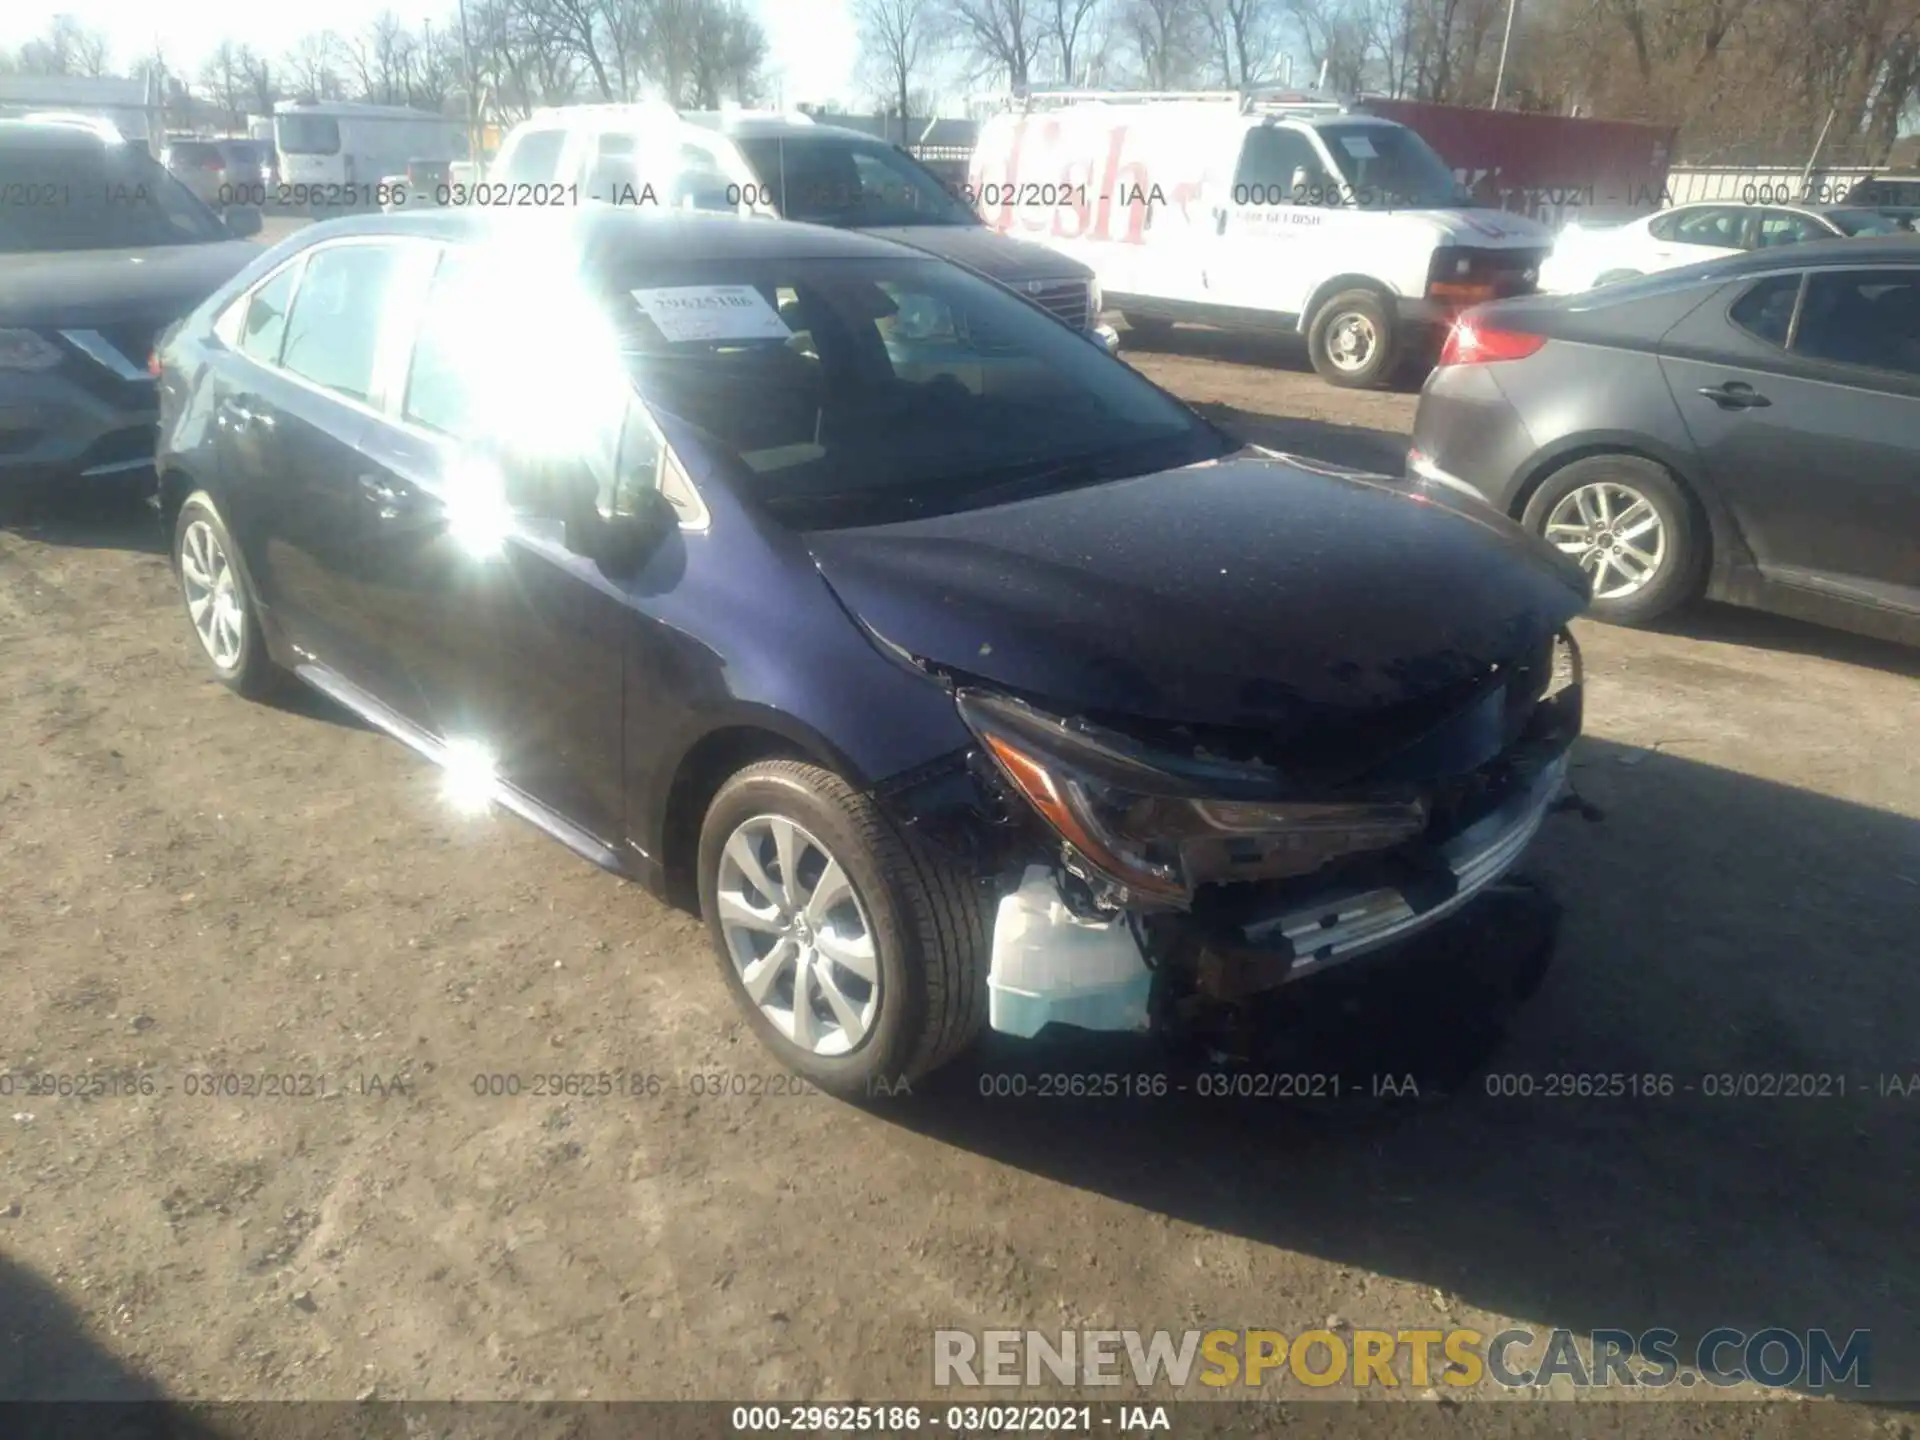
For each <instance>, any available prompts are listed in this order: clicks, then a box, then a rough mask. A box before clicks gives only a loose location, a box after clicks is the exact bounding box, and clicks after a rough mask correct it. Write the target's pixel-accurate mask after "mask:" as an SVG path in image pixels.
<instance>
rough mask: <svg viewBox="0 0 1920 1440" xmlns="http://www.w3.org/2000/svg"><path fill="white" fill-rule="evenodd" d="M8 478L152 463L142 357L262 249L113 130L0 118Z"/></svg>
mask: <svg viewBox="0 0 1920 1440" xmlns="http://www.w3.org/2000/svg"><path fill="white" fill-rule="evenodd" d="M0 191H4V192H5V193H4V194H0V487H4V486H5V485H7V484H8V483H10V482H19V481H23V480H39V479H52V478H56V477H63V476H70V475H78V476H80V477H82V478H87V477H95V476H103V475H110V474H114V473H117V472H121V471H138V470H142V469H145V468H146V467H147V466H149V465H151V464H152V463H153V426H154V419H155V402H154V391H153V378H152V376H151V375H149V374H148V372H147V357H148V354H149V353H150V351H151V350H152V348H153V342H154V340H155V338H156V337H157V336H158V335H159V333H160V332H161V330H162V329H164V328H165V327H166V326H167V325H169V324H171V323H172V322H173V321H175V320H178V319H179V318H180V317H181V316H182V315H185V314H186V313H187V311H189V310H191V309H192V308H193V307H194V306H195V305H196V304H198V303H199V302H200V301H202V300H204V299H205V298H206V297H207V296H208V295H209V294H211V293H212V292H213V291H214V290H215V289H216V288H217V287H218V286H219V285H220V284H221V283H222V282H223V281H225V280H227V279H229V278H231V277H232V276H233V274H234V272H236V271H237V270H239V269H240V268H241V267H242V266H243V265H245V264H246V263H247V262H248V261H249V260H251V259H253V258H254V257H255V256H257V255H258V254H259V253H260V249H259V247H258V246H257V245H250V244H244V243H242V241H241V239H240V238H239V237H241V236H245V235H249V234H252V233H254V232H256V231H258V229H259V228H260V213H259V211H257V210H235V211H232V212H230V213H229V215H228V218H227V219H226V220H225V221H224V222H223V221H222V220H220V219H219V218H218V217H216V216H215V215H214V214H213V212H212V211H211V210H209V209H208V208H207V207H206V206H205V205H203V204H202V203H201V202H200V201H198V200H197V199H195V198H194V197H193V196H192V195H190V194H189V193H187V191H186V190H185V189H184V188H183V187H182V186H181V185H180V184H179V183H178V182H177V181H175V180H174V179H173V178H172V177H171V176H169V175H168V174H167V172H166V171H165V170H164V169H163V168H161V166H160V165H159V163H158V162H156V161H155V160H154V159H153V158H152V157H151V156H150V155H148V154H147V152H146V151H145V150H143V149H141V148H140V147H139V146H137V145H130V144H128V143H126V142H125V141H123V140H122V139H121V138H120V137H119V135H118V134H117V133H115V132H114V131H113V130H112V129H111V128H110V127H107V126H105V125H103V124H97V123H94V122H90V121H86V120H81V119H77V118H76V119H74V120H38V119H36V120H11V119H0Z"/></svg>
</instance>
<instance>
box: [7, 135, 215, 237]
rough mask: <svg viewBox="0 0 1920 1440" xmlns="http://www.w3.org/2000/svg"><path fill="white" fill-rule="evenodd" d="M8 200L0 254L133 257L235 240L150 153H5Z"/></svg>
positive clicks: (81, 147)
mask: <svg viewBox="0 0 1920 1440" xmlns="http://www.w3.org/2000/svg"><path fill="white" fill-rule="evenodd" d="M0 174H3V175H5V176H6V180H7V185H8V193H9V195H19V196H21V197H22V199H23V201H24V203H21V204H8V205H3V206H0V254H24V253H27V252H31V251H43V250H127V249H139V248H143V247H146V246H152V245H195V244H205V243H208V242H212V241H218V240H230V239H232V238H233V237H232V236H231V235H230V234H229V233H228V232H227V230H226V229H225V228H224V227H223V226H222V225H221V224H220V222H219V221H218V220H217V219H215V218H214V215H213V212H212V211H210V210H208V209H207V207H206V206H204V205H202V204H201V203H200V202H199V201H198V200H196V199H194V197H193V196H192V195H191V194H189V193H188V192H187V190H186V187H185V186H183V185H181V184H180V182H179V181H177V180H175V179H174V178H173V177H172V176H171V175H169V174H168V173H167V172H166V171H165V170H164V169H163V168H161V166H160V164H159V162H158V161H156V160H155V159H154V158H153V157H152V156H151V155H149V154H147V152H146V151H144V150H142V149H139V148H137V147H136V146H132V145H104V144H99V143H76V142H75V141H73V140H72V139H71V138H70V137H67V136H61V137H59V139H58V140H57V141H54V142H52V143H47V144H44V145H39V144H31V145H23V144H19V143H17V142H16V143H13V144H9V145H8V146H7V147H6V148H5V149H4V150H0Z"/></svg>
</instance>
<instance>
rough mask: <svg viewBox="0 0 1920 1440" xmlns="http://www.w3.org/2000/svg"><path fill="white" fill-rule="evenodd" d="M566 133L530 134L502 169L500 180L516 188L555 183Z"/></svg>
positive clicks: (542, 132)
mask: <svg viewBox="0 0 1920 1440" xmlns="http://www.w3.org/2000/svg"><path fill="white" fill-rule="evenodd" d="M566 139H567V132H566V131H564V130H528V131H525V132H524V133H522V134H521V136H520V137H519V139H518V140H516V141H515V142H514V146H513V153H512V154H511V155H509V156H508V157H507V163H506V164H505V165H504V166H502V167H501V171H500V177H499V178H500V179H502V180H505V181H507V182H509V183H512V184H518V183H529V184H531V183H536V182H539V181H542V180H552V179H553V172H554V167H555V166H557V165H558V164H559V163H560V149H561V147H562V146H563V145H564V144H565V143H566Z"/></svg>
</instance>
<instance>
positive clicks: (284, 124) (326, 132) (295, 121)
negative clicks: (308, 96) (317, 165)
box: [273, 115, 340, 155]
mask: <svg viewBox="0 0 1920 1440" xmlns="http://www.w3.org/2000/svg"><path fill="white" fill-rule="evenodd" d="M273 134H274V139H275V140H277V141H278V142H279V145H280V148H281V149H282V150H284V151H286V152H287V154H289V155H338V154H339V153H340V122H339V121H337V120H335V119H334V118H333V117H332V116H331V115H282V116H279V117H278V118H277V119H275V120H274V122H273Z"/></svg>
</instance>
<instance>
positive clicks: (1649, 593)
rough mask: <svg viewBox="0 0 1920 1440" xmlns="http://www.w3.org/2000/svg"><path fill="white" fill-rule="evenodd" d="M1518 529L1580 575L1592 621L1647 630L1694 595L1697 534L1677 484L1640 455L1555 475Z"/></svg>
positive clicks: (1578, 464) (1601, 458) (1587, 462)
mask: <svg viewBox="0 0 1920 1440" xmlns="http://www.w3.org/2000/svg"><path fill="white" fill-rule="evenodd" d="M1520 523H1521V524H1522V525H1524V526H1525V527H1526V528H1527V529H1528V530H1531V531H1532V532H1533V533H1534V534H1535V535H1538V536H1540V537H1541V538H1542V539H1544V540H1545V541H1546V542H1547V543H1548V544H1549V545H1551V546H1553V547H1554V548H1555V549H1556V550H1559V551H1560V552H1561V553H1562V554H1564V555H1566V556H1567V557H1568V558H1569V559H1571V560H1573V561H1574V562H1575V563H1577V564H1578V565H1579V566H1580V568H1581V569H1582V570H1583V571H1585V572H1586V574H1587V578H1588V581H1589V583H1590V584H1591V585H1592V586H1593V602H1592V608H1591V613H1592V615H1593V617H1594V618H1595V619H1596V620H1605V621H1607V622H1608V623H1610V624H1614V625H1647V624H1651V623H1652V622H1653V621H1655V620H1658V619H1660V618H1661V617H1662V616H1665V615H1668V614H1671V613H1672V612H1673V611H1675V610H1678V609H1679V608H1680V607H1681V606H1683V605H1685V604H1687V603H1688V602H1689V601H1691V600H1692V599H1694V598H1695V596H1696V595H1697V594H1698V592H1699V588H1700V578H1701V575H1702V572H1703V570H1704V568H1705V567H1704V564H1703V561H1704V559H1705V545H1704V543H1703V541H1704V535H1705V531H1704V528H1703V526H1702V525H1701V522H1700V520H1699V519H1698V516H1697V512H1696V511H1695V509H1694V506H1693V504H1692V502H1691V501H1690V500H1689V499H1688V497H1687V494H1686V492H1685V491H1683V490H1682V489H1681V488H1680V484H1679V482H1678V481H1677V480H1675V479H1674V478H1673V476H1672V474H1671V473H1669V472H1668V470H1667V468H1666V467H1665V466H1663V465H1659V464H1656V463H1655V462H1653V461H1652V460H1648V459H1646V458H1645V457H1644V456H1640V455H1590V456H1588V457H1587V458H1586V459H1584V460H1576V461H1574V462H1573V463H1572V464H1571V465H1568V466H1565V467H1564V468H1562V469H1559V470H1556V471H1554V472H1553V474H1551V475H1549V476H1548V477H1547V478H1546V479H1545V480H1544V481H1542V482H1541V484H1540V487H1539V488H1538V489H1537V490H1535V491H1534V492H1533V495H1532V497H1531V498H1529V499H1528V501H1527V507H1526V510H1525V511H1524V512H1523V513H1522V515H1521V517H1520Z"/></svg>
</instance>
